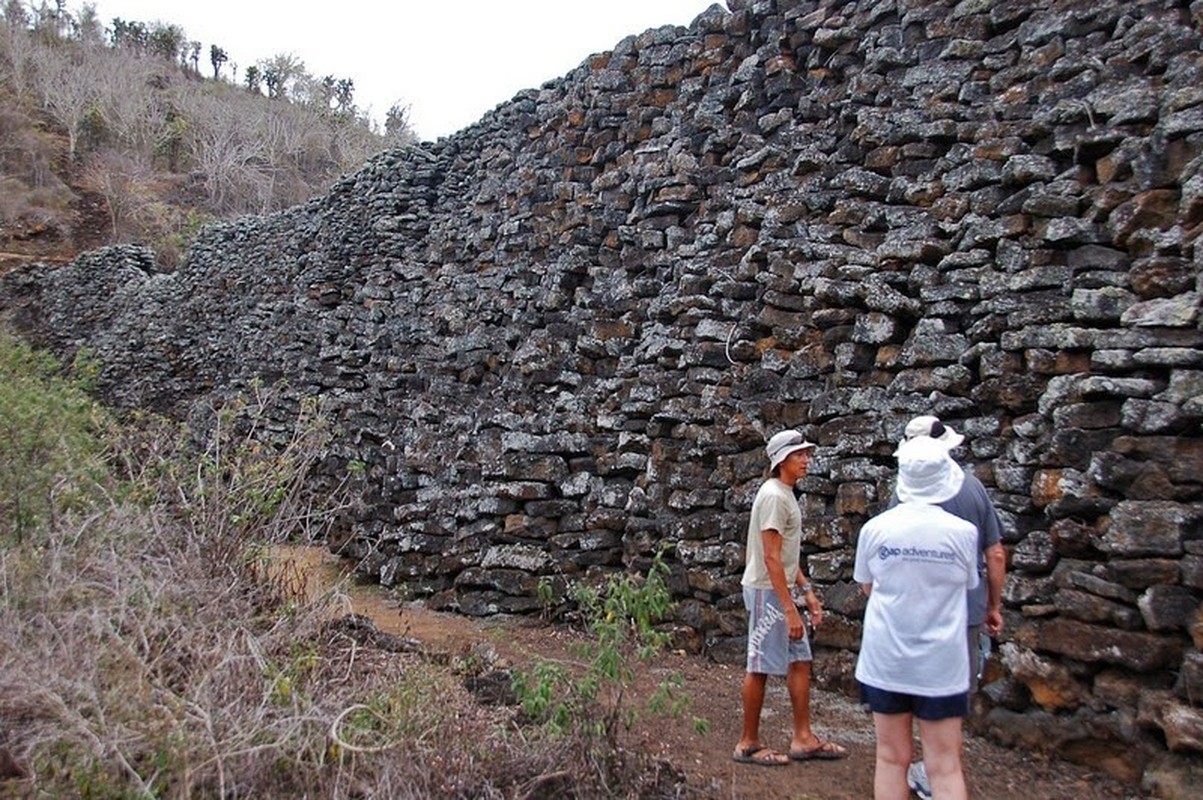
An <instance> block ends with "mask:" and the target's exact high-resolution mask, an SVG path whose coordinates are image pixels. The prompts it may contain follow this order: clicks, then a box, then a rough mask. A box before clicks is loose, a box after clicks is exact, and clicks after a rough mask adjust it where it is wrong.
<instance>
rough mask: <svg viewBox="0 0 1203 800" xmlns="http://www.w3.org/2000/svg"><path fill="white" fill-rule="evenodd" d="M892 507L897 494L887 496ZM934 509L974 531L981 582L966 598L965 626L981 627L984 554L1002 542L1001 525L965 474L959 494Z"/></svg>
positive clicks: (981, 490)
mask: <svg viewBox="0 0 1203 800" xmlns="http://www.w3.org/2000/svg"><path fill="white" fill-rule="evenodd" d="M896 505H898V492H897V491H895V492H894V494H893V495H891V496H890V504H889V506H888V507H889V508H893V507H894V506H896ZM938 505H939V506H940V508H942V509H944V510H945V511H947V512H949V513H950V514H954V515H956V516H958V517H960V518H961V519H963V520H966V521H968V522H972V523H973V524H974V525H975V526H976V527H977V542H978V556H977V574H978V575H979V576H980V577H981V580H980V581H979V582H978V585H977V588H975V589H970V590H969V593H968V595H967V598H968V600H969V624H970V625H981V624H982V623H983V622H985V621H986V602H987V600H986V598H987V594H986V590H987V581H986V558H985V555H984V553H985V552H986V551H987V550H989V549H990V548H991V547H993V546H994V545H996V544H998V543H999V542H1001V541H1002V522H1001V521H1000V520H999V518H998V512H997V511H996V510H995V509H994V504H993V503H991V502H990V495H988V494H986V487H985V486H983V485H982V482H981V481H979V480H978V479H977V477H976V476H975V475H973V474H972V473H971V472H969V470H965V481H964V483H962V484H961V490H960V491H959V492H957V493H956V495H954V496H953V497H952V498H950V499H948V500H945V501H944V502H943V503H939V504H938Z"/></svg>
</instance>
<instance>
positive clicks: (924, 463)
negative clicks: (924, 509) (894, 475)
mask: <svg viewBox="0 0 1203 800" xmlns="http://www.w3.org/2000/svg"><path fill="white" fill-rule="evenodd" d="M897 456H898V499H899V500H900V501H901V502H903V503H927V504H929V505H934V504H936V503H943V502H944V501H945V500H949V499H951V498H953V497H955V496H956V493H957V492H959V491H961V484H962V483H964V482H965V472H964V470H962V469H961V468H960V467H959V466H957V463H956V462H955V461H953V460H952V458H951V457H950V456H949V455H948V447H947V446H946V445H945V444H944V443H943V442H941V441H940V440H938V439H934V438H932V437H930V436H918V437H916V438H914V439H911V440H909V441H906V442H903V443H902V444H901V445H900V446H899V447H898V452H897Z"/></svg>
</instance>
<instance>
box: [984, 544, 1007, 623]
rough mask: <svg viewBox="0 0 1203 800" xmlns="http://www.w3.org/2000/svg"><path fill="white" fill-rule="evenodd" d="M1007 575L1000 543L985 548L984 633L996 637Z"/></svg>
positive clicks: (1001, 620)
mask: <svg viewBox="0 0 1203 800" xmlns="http://www.w3.org/2000/svg"><path fill="white" fill-rule="evenodd" d="M1006 574H1007V551H1006V550H1005V549H1004V548H1003V546H1002V542H995V543H994V544H992V545H990V546H989V547H987V548H986V622H985V625H986V632H987V633H989V634H990V635H991V636H997V635H998V633H999V631H1001V630H1002V629H1003V617H1002V590H1003V579H1004V578H1005V577H1006Z"/></svg>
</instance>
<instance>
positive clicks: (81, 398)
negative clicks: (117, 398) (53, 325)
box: [0, 332, 103, 542]
mask: <svg viewBox="0 0 1203 800" xmlns="http://www.w3.org/2000/svg"><path fill="white" fill-rule="evenodd" d="M79 371H80V372H83V371H86V367H85V366H81V368H80V370H79ZM84 389H85V385H84V384H83V382H81V380H80V379H72V378H69V377H65V376H64V375H63V372H62V369H61V368H60V366H59V365H58V364H57V363H56V362H55V361H54V359H52V358H50V357H49V356H47V355H44V354H40V353H36V352H34V351H33V350H32V349H31V348H29V347H28V346H26V345H24V344H22V343H20V342H18V341H17V340H16V339H14V338H13V337H12V336H10V335H8V334H7V333H4V332H0V538H15V539H16V541H17V542H20V541H22V540H23V539H25V537H26V536H28V535H29V534H30V532H31V531H32V530H34V528H35V527H36V526H38V525H40V524H42V523H45V522H47V521H49V520H51V519H52V518H53V517H54V515H55V514H56V513H58V512H60V511H63V510H66V509H69V508H71V507H73V506H76V505H78V504H79V503H80V502H81V500H82V496H83V494H84V493H86V492H88V491H89V484H90V482H91V481H92V480H94V479H95V478H97V477H98V476H99V475H100V474H101V469H102V458H101V453H102V447H101V445H100V441H99V439H98V438H97V433H98V431H99V429H100V426H101V425H102V423H103V415H102V413H101V412H100V410H99V408H98V407H97V406H96V404H95V403H93V401H92V400H91V399H90V398H89V397H88V395H87V393H86V392H85V391H84Z"/></svg>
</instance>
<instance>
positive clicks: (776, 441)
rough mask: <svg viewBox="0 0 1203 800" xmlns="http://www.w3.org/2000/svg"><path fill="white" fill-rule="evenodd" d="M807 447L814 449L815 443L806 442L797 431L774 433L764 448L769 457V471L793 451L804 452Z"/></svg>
mask: <svg viewBox="0 0 1203 800" xmlns="http://www.w3.org/2000/svg"><path fill="white" fill-rule="evenodd" d="M808 447H815V443H814V442H808V441H806V437H805V436H803V435H802V434H800V433H798V432H797V431H781V432H780V433H774V434H773V436H772V438H771V439H769V443H768V444H766V445H765V446H764V451H765V452H766V453H768V456H769V469H773V468H774V467H776V466H777V465H778V464H780V463H781V462H782V461H784V460H785V458H786V456H788V455H789V454H790V453H792V452H794V451H795V450H805V449H807V448H808Z"/></svg>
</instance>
